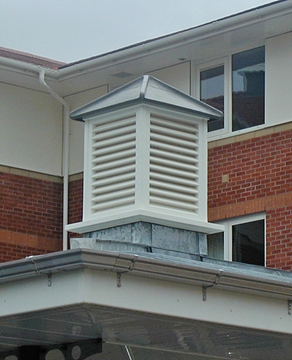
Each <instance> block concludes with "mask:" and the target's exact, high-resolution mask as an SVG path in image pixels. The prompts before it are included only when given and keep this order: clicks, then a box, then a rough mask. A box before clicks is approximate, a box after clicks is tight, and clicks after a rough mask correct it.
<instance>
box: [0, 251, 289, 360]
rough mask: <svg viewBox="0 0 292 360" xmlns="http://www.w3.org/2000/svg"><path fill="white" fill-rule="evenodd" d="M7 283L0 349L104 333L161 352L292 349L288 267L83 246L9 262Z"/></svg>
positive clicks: (228, 354) (256, 353)
mask: <svg viewBox="0 0 292 360" xmlns="http://www.w3.org/2000/svg"><path fill="white" fill-rule="evenodd" d="M0 287H1V292H0V303H1V306H0V320H1V321H0V356H1V354H2V353H4V352H6V353H9V351H11V352H12V353H13V351H14V350H15V349H17V348H18V347H21V346H25V345H27V346H30V345H33V346H41V347H44V348H50V347H53V346H56V345H58V344H64V343H70V342H79V341H83V340H86V339H96V338H102V340H103V342H104V343H106V344H107V345H108V346H111V345H119V346H120V345H123V346H124V345H125V346H127V347H132V351H133V352H134V353H135V352H136V353H140V354H141V356H143V354H144V355H145V354H146V353H148V354H149V356H150V357H149V358H157V359H160V357H155V354H157V353H156V351H158V352H159V351H167V352H168V353H169V354H171V353H172V355H171V356H174V357H173V358H176V359H188V358H189V356H192V357H191V358H192V359H201V357H203V358H204V359H212V360H214V359H221V360H226V359H230V358H234V359H249V360H257V359H265V360H274V359H275V358H281V359H282V360H288V359H290V356H291V351H292V342H291V336H292V330H291V315H290V314H289V307H288V304H289V299H290V297H291V295H292V282H291V274H289V273H285V272H281V271H276V270H268V269H264V268H258V267H254V266H251V267H249V266H240V265H234V264H229V263H224V262H218V263H216V262H210V260H206V261H194V260H186V259H181V260H177V258H173V259H172V258H170V257H167V258H164V257H163V255H162V256H161V255H159V256H155V254H147V255H145V254H138V253H137V254H128V253H118V252H104V251H94V250H89V249H76V250H68V251H65V252H59V253H52V254H47V255H42V256H32V257H28V258H25V259H22V260H18V261H14V262H10V263H4V264H1V265H0ZM175 354H179V355H177V357H176V355H175ZM275 354H276V356H275ZM97 358H98V359H102V360H103V359H107V360H109V359H110V360H112V359H114V357H107V354H105V357H104V356H103V354H98V357H97ZM162 358H164V357H163V356H162V357H161V359H162ZM123 359H124V358H123ZM145 359H146V357H145Z"/></svg>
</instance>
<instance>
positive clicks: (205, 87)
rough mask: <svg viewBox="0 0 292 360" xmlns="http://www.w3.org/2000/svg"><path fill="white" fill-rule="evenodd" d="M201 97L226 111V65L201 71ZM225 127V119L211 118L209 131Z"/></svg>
mask: <svg viewBox="0 0 292 360" xmlns="http://www.w3.org/2000/svg"><path fill="white" fill-rule="evenodd" d="M200 99H201V100H202V101H204V102H205V103H207V104H208V105H211V106H213V107H215V108H216V109H218V110H220V111H222V112H223V113H224V66H223V65H221V66H217V67H215V68H212V69H208V70H203V71H201V73H200ZM223 128H224V119H223V118H222V119H219V120H218V119H210V120H209V121H208V131H214V130H219V129H223Z"/></svg>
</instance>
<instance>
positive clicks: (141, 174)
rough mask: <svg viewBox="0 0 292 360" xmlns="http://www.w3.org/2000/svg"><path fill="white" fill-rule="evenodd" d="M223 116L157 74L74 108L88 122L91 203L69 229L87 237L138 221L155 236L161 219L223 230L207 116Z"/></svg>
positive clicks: (191, 228)
mask: <svg viewBox="0 0 292 360" xmlns="http://www.w3.org/2000/svg"><path fill="white" fill-rule="evenodd" d="M221 116H222V113H221V112H220V111H218V110H216V109H214V108H212V107H210V106H208V105H206V104H205V103H202V102H200V101H198V100H196V99H194V98H193V97H191V96H189V95H187V94H185V93H182V92H181V91H179V90H177V89H175V88H173V87H171V86H169V85H167V84H165V83H163V82H161V81H159V80H157V79H155V78H153V77H151V76H142V77H140V78H138V79H136V80H134V81H132V82H131V83H129V84H127V85H124V86H123V87H120V88H118V89H116V90H113V91H111V92H110V93H108V94H106V95H105V96H103V97H101V98H99V99H97V100H95V101H93V102H91V103H90V104H88V105H85V106H84V107H82V108H80V109H77V110H75V111H73V112H72V113H71V118H72V119H74V120H79V121H84V122H85V149H84V150H85V159H84V160H85V161H84V202H83V221H82V222H80V223H75V224H70V225H68V226H67V230H69V231H74V232H77V233H83V234H85V237H86V238H87V239H88V238H90V237H91V236H92V234H94V237H95V238H98V237H107V235H106V234H112V233H113V229H119V230H118V233H120V230H121V229H122V228H125V226H132V227H133V226H134V227H135V229H137V226H138V225H137V224H143V226H142V225H141V226H142V227H143V229H144V228H145V224H149V225H151V229H152V230H151V231H152V235H153V226H154V227H155V226H156V229H157V226H158V227H159V229H160V228H161V227H163V229H165V228H169V229H176V231H180V232H181V231H187V232H188V233H189V232H190V233H196V234H198V233H199V234H207V233H214V232H218V231H220V230H221V227H220V226H219V225H216V224H211V223H209V222H208V221H207V121H208V119H210V118H219V117H221ZM147 226H148V225H147ZM121 227H122V228H121ZM138 228H139V226H138ZM114 232H115V231H114ZM115 233H116V232H115ZM152 235H151V236H150V237H152ZM108 236H109V237H111V236H112V235H108ZM116 236H117V237H119V236H118V235H116ZM108 240H110V241H115V240H118V239H108ZM132 240H133V239H127V241H126V242H129V243H131V242H132ZM79 241H80V240H79ZM166 241H167V240H166ZM148 242H149V241H148ZM148 245H149V244H148Z"/></svg>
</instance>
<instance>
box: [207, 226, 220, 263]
mask: <svg viewBox="0 0 292 360" xmlns="http://www.w3.org/2000/svg"><path fill="white" fill-rule="evenodd" d="M207 242H208V258H210V259H217V260H224V233H223V232H221V233H217V234H211V235H208V240H207Z"/></svg>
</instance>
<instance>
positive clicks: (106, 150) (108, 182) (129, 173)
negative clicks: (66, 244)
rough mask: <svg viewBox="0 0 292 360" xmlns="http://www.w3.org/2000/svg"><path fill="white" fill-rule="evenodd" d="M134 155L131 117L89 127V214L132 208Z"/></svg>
mask: <svg viewBox="0 0 292 360" xmlns="http://www.w3.org/2000/svg"><path fill="white" fill-rule="evenodd" d="M135 153H136V119H135V117H134V116H133V117H127V118H123V119H121V118H119V119H115V120H113V121H108V120H106V121H99V122H98V123H96V124H95V125H93V129H92V194H91V195H92V197H91V213H92V214H95V213H98V212H100V211H104V210H109V209H116V208H118V207H121V206H126V205H131V204H134V202H135V168H136V160H135V159H136V156H135Z"/></svg>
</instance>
